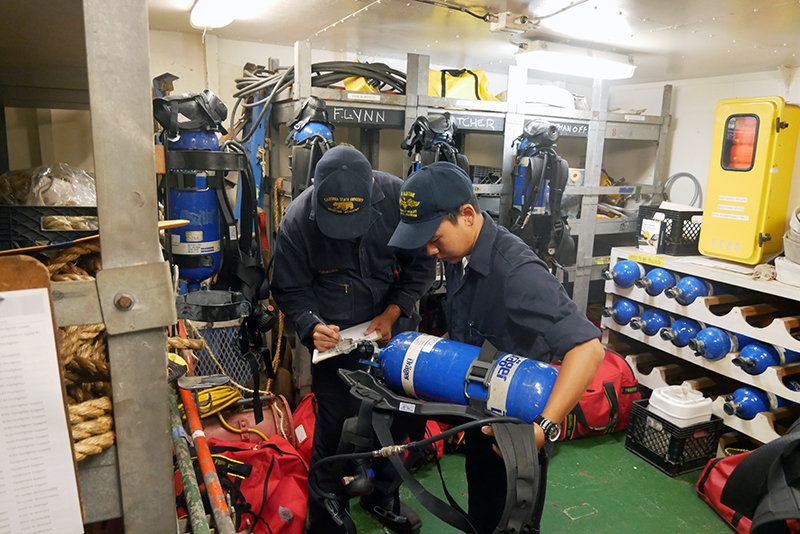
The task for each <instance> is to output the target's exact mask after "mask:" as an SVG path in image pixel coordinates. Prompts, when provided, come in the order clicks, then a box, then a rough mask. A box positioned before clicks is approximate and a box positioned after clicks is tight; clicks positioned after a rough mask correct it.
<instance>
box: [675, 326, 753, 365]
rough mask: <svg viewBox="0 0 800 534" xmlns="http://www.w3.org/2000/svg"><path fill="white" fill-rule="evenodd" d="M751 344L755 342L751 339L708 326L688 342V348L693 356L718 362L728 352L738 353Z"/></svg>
mask: <svg viewBox="0 0 800 534" xmlns="http://www.w3.org/2000/svg"><path fill="white" fill-rule="evenodd" d="M753 342H755V340H754V339H753V338H750V337H747V336H743V335H741V334H733V333H731V332H726V331H725V330H723V329H721V328H717V327H715V326H709V327H708V328H704V329H702V330H700V331H699V332H698V333H697V335H696V336H695V337H694V339H690V340H689V348H690V349H692V350H693V351H694V354H695V356H702V357H703V358H706V359H708V360H720V359H722V358H724V357H725V356H726V355H727V354H728V353H729V352H738V351H739V349H741V348H742V347H744V346H745V345H748V344H750V343H753Z"/></svg>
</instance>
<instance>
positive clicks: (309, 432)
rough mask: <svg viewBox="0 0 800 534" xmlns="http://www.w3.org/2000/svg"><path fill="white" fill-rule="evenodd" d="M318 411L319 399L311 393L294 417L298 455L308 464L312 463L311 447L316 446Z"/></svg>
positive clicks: (296, 410)
mask: <svg viewBox="0 0 800 534" xmlns="http://www.w3.org/2000/svg"><path fill="white" fill-rule="evenodd" d="M318 411H319V410H318V409H317V398H316V397H315V396H314V394H313V393H309V394H308V395H306V396H305V397H303V400H301V401H300V404H298V405H297V408H295V410H294V414H293V415H292V418H293V420H294V435H295V439H296V440H297V453H298V454H299V455H300V457H301V458H302V459H303V460H305V461H306V463H307V464H310V463H311V446H312V445H313V444H314V427H315V426H316V423H317V412H318Z"/></svg>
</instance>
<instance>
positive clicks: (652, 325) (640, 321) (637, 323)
mask: <svg viewBox="0 0 800 534" xmlns="http://www.w3.org/2000/svg"><path fill="white" fill-rule="evenodd" d="M671 323H672V318H671V317H670V316H669V314H668V313H667V312H665V311H663V310H658V309H651V310H647V311H646V312H644V313H643V314H642V316H641V317H634V318H633V319H631V328H633V329H634V330H641V331H642V332H644V333H645V335H648V336H654V335H656V334H657V333H658V331H659V330H661V329H662V328H666V327H668V326H670V324H671Z"/></svg>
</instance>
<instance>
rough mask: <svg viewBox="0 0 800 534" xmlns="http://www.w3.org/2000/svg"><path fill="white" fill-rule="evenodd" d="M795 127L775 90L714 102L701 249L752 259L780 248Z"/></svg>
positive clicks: (799, 118)
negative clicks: (758, 95)
mask: <svg viewBox="0 0 800 534" xmlns="http://www.w3.org/2000/svg"><path fill="white" fill-rule="evenodd" d="M798 127H800V107H798V106H794V105H789V104H786V102H785V101H784V100H783V98H781V97H778V96H773V97H761V98H733V99H728V100H720V101H719V102H718V103H717V110H716V114H715V116H714V145H713V147H712V150H711V167H710V169H709V171H708V186H707V189H706V203H705V208H704V210H703V226H702V227H701V230H700V243H699V249H700V253H701V254H704V255H706V256H715V257H717V258H723V259H726V260H732V261H737V262H740V263H747V264H751V265H755V264H757V263H759V262H760V261H761V258H762V256H763V255H765V254H771V253H774V252H779V251H780V250H781V248H782V239H783V230H784V226H785V223H786V209H787V207H788V202H789V189H790V188H791V183H792V167H793V166H794V154H795V149H796V147H797V132H798Z"/></svg>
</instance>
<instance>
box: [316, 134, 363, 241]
mask: <svg viewBox="0 0 800 534" xmlns="http://www.w3.org/2000/svg"><path fill="white" fill-rule="evenodd" d="M371 194H372V166H371V165H370V164H369V161H367V158H365V157H364V155H363V154H362V153H361V152H359V151H358V150H356V149H355V148H353V147H350V146H344V145H341V146H336V147H333V148H331V149H330V150H328V151H327V152H325V154H324V155H323V156H322V158H320V160H319V163H317V167H316V169H315V171H314V199H315V202H316V204H315V205H316V210H315V212H316V213H315V215H316V219H317V226H318V227H319V229H320V231H321V232H322V233H323V234H325V235H326V236H328V237H330V238H332V239H354V238H356V237H361V236H362V235H364V234H365V233H366V232H367V229H368V228H369V225H370V221H371V220H372V202H371Z"/></svg>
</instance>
